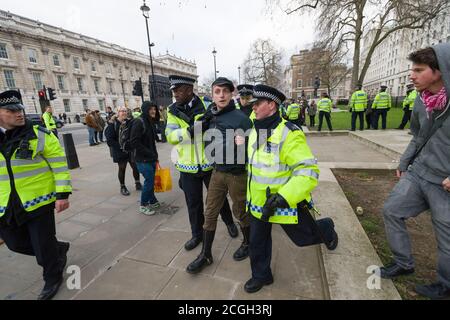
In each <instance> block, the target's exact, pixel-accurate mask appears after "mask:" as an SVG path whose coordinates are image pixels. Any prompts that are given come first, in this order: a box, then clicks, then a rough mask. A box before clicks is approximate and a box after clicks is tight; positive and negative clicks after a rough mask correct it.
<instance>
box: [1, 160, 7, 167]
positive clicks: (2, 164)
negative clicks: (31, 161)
mask: <svg viewBox="0 0 450 320" xmlns="http://www.w3.org/2000/svg"><path fill="white" fill-rule="evenodd" d="M1 167H6V161H5V160H0V168H1Z"/></svg>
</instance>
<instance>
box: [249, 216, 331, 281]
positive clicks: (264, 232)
mask: <svg viewBox="0 0 450 320" xmlns="http://www.w3.org/2000/svg"><path fill="white" fill-rule="evenodd" d="M281 227H282V228H283V230H284V232H286V234H287V235H288V236H289V238H290V239H291V240H292V242H294V243H295V245H296V246H298V247H307V246H312V245H316V244H320V243H323V242H324V239H323V238H325V239H328V240H330V239H331V238H332V232H333V228H332V226H331V225H330V224H329V223H323V221H322V220H318V221H315V220H314V219H313V218H312V216H310V215H309V216H308V217H306V216H304V215H301V218H300V221H299V223H298V224H296V225H281ZM271 260H272V224H271V223H268V222H264V221H261V220H259V219H256V218H255V217H254V216H253V215H252V216H251V218H250V264H251V268H252V278H254V279H257V280H261V281H268V280H271V279H273V275H272V270H271V268H270V264H271Z"/></svg>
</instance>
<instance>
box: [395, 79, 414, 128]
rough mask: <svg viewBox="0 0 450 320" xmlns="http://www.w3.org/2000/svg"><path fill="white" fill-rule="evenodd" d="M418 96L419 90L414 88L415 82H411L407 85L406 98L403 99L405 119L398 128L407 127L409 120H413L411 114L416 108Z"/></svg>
mask: <svg viewBox="0 0 450 320" xmlns="http://www.w3.org/2000/svg"><path fill="white" fill-rule="evenodd" d="M416 98H417V91H416V89H414V84H409V85H408V86H407V91H406V98H405V100H404V101H403V111H404V114H403V119H402V123H401V124H400V126H399V127H398V128H397V129H398V130H403V129H405V127H406V125H407V124H408V122H409V121H410V120H411V115H412V112H413V110H414V102H415V101H416Z"/></svg>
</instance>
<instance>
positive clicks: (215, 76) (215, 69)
mask: <svg viewBox="0 0 450 320" xmlns="http://www.w3.org/2000/svg"><path fill="white" fill-rule="evenodd" d="M212 54H213V56H214V80H216V79H217V65H216V54H217V51H216V48H214V50H213V52H212Z"/></svg>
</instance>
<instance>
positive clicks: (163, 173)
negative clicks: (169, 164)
mask: <svg viewBox="0 0 450 320" xmlns="http://www.w3.org/2000/svg"><path fill="white" fill-rule="evenodd" d="M171 190H172V176H171V175H170V169H169V168H161V166H160V165H159V162H157V163H156V174H155V192H156V193H162V192H169V191H171Z"/></svg>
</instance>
